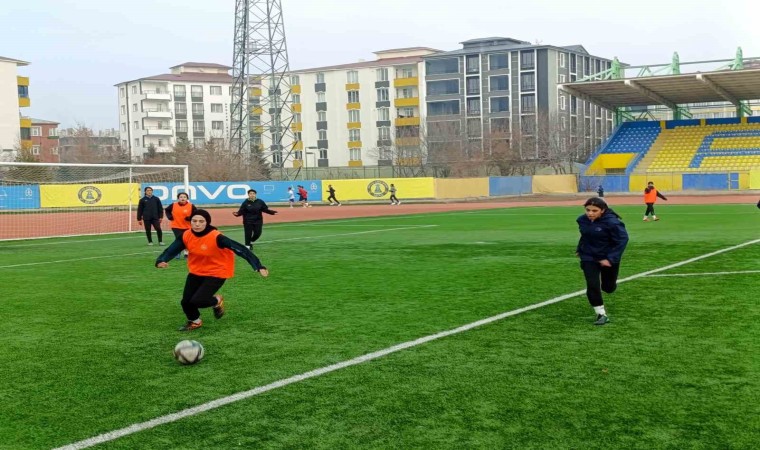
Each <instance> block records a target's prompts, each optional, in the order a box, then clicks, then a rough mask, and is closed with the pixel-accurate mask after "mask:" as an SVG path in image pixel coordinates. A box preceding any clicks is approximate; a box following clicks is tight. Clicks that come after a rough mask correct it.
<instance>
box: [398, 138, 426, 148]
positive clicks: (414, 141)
mask: <svg viewBox="0 0 760 450" xmlns="http://www.w3.org/2000/svg"><path fill="white" fill-rule="evenodd" d="M418 145H420V138H419V137H415V136H410V137H402V138H396V147H416V146H418Z"/></svg>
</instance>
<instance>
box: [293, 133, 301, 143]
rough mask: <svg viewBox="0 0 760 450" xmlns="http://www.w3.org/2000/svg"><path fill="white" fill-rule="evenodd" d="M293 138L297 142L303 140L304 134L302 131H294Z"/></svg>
mask: <svg viewBox="0 0 760 450" xmlns="http://www.w3.org/2000/svg"><path fill="white" fill-rule="evenodd" d="M293 140H294V141H296V142H301V141H303V136H302V135H301V132H300V131H296V132H295V133H293Z"/></svg>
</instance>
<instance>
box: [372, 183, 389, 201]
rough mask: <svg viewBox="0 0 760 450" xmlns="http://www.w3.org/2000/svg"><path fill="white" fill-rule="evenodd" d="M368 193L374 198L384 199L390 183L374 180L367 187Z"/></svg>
mask: <svg viewBox="0 0 760 450" xmlns="http://www.w3.org/2000/svg"><path fill="white" fill-rule="evenodd" d="M367 192H368V193H369V195H371V196H373V197H384V196H385V194H387V193H388V183H386V182H385V181H383V180H374V181H371V182H370V183H369V184H368V185H367Z"/></svg>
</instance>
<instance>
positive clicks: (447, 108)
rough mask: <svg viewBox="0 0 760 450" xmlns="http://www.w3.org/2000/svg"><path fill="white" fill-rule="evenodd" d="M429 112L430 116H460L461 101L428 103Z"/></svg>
mask: <svg viewBox="0 0 760 450" xmlns="http://www.w3.org/2000/svg"><path fill="white" fill-rule="evenodd" d="M427 110H428V115H429V116H449V115H458V114H459V100H449V101H445V102H428V104H427Z"/></svg>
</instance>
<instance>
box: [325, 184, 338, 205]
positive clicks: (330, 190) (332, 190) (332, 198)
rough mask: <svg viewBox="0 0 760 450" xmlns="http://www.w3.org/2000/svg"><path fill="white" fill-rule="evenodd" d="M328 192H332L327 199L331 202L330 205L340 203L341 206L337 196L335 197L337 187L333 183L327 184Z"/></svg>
mask: <svg viewBox="0 0 760 450" xmlns="http://www.w3.org/2000/svg"><path fill="white" fill-rule="evenodd" d="M327 193H328V194H330V196H329V197H327V201H329V202H330V206H333V205H336V204H337V205H338V206H340V202H339V201H338V199H337V198H335V188H334V187H333V186H332V184H328V185H327Z"/></svg>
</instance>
